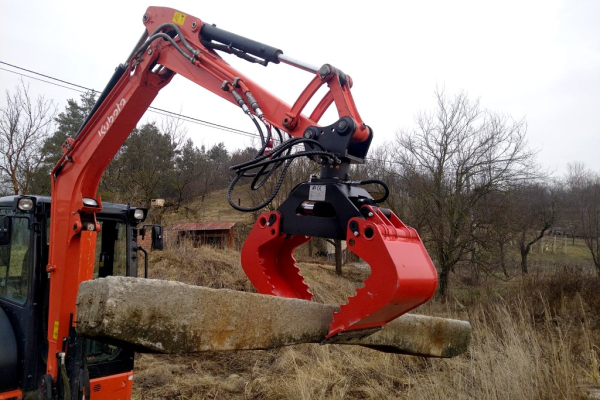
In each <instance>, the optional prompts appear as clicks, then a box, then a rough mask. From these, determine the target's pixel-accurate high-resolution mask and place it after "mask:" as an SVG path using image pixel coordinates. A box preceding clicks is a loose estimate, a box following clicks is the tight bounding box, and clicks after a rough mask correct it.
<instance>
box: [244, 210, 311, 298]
mask: <svg viewBox="0 0 600 400" xmlns="http://www.w3.org/2000/svg"><path fill="white" fill-rule="evenodd" d="M280 221H281V215H280V214H279V213H278V212H277V211H273V212H268V213H264V214H261V215H260V216H259V217H258V219H257V220H256V223H255V224H254V227H253V228H252V230H251V231H250V234H249V235H248V238H247V239H246V241H245V242H244V245H243V247H242V260H243V262H242V268H243V269H244V272H245V273H246V275H247V276H248V278H249V279H250V282H252V284H253V285H254V287H255V288H256V290H257V291H258V292H259V293H262V294H270V295H274V296H280V297H291V298H298V299H304V300H312V293H311V292H310V291H309V290H308V286H307V285H306V283H304V278H303V277H302V275H300V270H299V269H298V267H296V260H295V259H294V256H293V252H294V249H295V248H296V247H298V246H300V245H301V244H304V243H306V242H308V241H309V240H311V239H312V238H311V237H307V236H304V235H286V234H285V233H281V232H280V230H279V226H280Z"/></svg>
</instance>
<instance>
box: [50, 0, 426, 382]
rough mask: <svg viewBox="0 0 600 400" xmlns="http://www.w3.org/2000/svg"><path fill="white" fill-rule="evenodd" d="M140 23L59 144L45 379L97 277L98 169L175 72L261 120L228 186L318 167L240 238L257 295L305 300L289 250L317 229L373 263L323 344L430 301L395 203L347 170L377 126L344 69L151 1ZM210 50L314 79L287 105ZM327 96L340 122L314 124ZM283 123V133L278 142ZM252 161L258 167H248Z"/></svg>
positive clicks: (55, 368) (417, 246)
mask: <svg viewBox="0 0 600 400" xmlns="http://www.w3.org/2000/svg"><path fill="white" fill-rule="evenodd" d="M143 23H144V25H145V27H146V30H145V32H144V35H143V36H142V38H141V39H140V41H139V42H138V44H137V45H136V46H135V48H134V49H133V51H132V53H131V55H130V57H129V58H128V59H127V61H126V63H125V64H123V65H121V66H119V67H118V68H117V70H116V72H115V74H114V76H113V78H112V79H111V81H110V82H109V84H108V86H107V88H106V89H105V90H104V92H103V93H102V94H101V95H100V97H99V99H98V102H97V104H96V106H95V107H94V109H93V111H92V112H91V113H90V115H89V116H88V119H87V120H86V122H85V123H84V125H83V126H82V128H81V129H80V131H79V133H78V135H77V136H76V137H75V138H73V139H68V140H67V141H66V142H65V143H64V145H63V152H64V154H63V156H62V158H61V159H60V161H59V162H58V163H57V165H56V167H55V168H54V170H53V171H52V201H53V206H52V211H51V213H52V214H51V233H50V235H51V238H52V240H51V243H50V253H49V262H48V266H47V272H48V274H49V276H50V305H49V317H48V321H49V324H48V341H49V348H48V363H47V373H48V375H49V376H51V377H52V379H54V380H56V378H57V376H58V375H59V374H60V371H61V368H63V367H64V354H65V349H66V347H67V346H68V342H69V337H72V335H73V332H74V325H75V324H76V322H77V316H76V311H75V310H76V297H77V292H78V288H79V284H80V283H81V282H83V281H86V280H90V279H92V278H93V270H94V251H95V248H96V236H97V232H98V231H99V230H100V225H99V224H98V222H97V221H96V213H98V212H99V211H100V210H101V209H102V200H101V198H100V196H99V195H98V185H99V182H100V178H101V177H102V174H103V173H104V170H105V169H106V167H107V166H108V164H109V162H110V161H111V160H112V158H113V157H114V156H115V154H116V153H117V151H118V150H119V148H120V147H121V145H122V144H123V142H124V141H125V140H126V138H127V137H128V135H129V133H130V132H131V131H132V130H133V128H135V126H136V124H137V122H138V121H139V120H140V118H141V117H142V115H143V114H144V112H145V111H146V110H147V109H148V107H149V106H150V104H151V103H152V101H153V100H154V98H155V97H156V95H157V94H158V92H159V91H160V90H161V89H162V88H163V87H164V86H166V85H167V84H168V83H169V82H170V81H171V79H172V78H173V77H174V76H175V75H176V74H178V75H181V76H183V77H185V78H187V79H188V80H190V81H191V82H193V83H195V84H198V85H200V86H202V87H204V88H206V89H208V90H210V91H211V92H212V93H214V94H216V95H218V96H219V97H221V98H223V99H225V100H227V101H229V102H231V103H233V104H234V105H236V106H239V107H241V108H242V109H243V111H244V112H245V113H246V114H247V115H248V116H249V117H250V118H251V119H252V120H253V121H254V122H255V123H258V122H260V123H262V124H263V125H264V126H265V127H266V128H267V129H266V131H267V134H266V135H265V136H263V137H262V139H261V140H262V144H263V146H262V148H261V154H259V155H257V156H256V157H255V158H254V159H253V160H251V161H250V162H248V163H245V164H243V165H240V166H238V167H237V169H236V171H237V173H238V176H237V178H236V179H234V182H233V183H232V186H233V185H234V184H235V182H237V180H239V179H241V178H242V177H247V176H254V177H255V182H254V183H256V182H257V180H258V179H259V178H265V177H268V176H270V172H269V171H268V168H271V169H272V170H274V169H276V167H281V166H283V169H286V168H287V166H288V165H289V162H291V160H292V159H293V158H295V157H297V156H303V155H306V156H309V157H311V158H312V159H313V160H315V161H317V162H319V163H320V164H321V165H322V170H321V175H320V177H319V178H311V181H309V182H306V183H304V184H301V185H299V186H298V187H297V188H296V189H295V190H294V191H293V192H292V193H291V194H290V197H289V198H288V200H286V201H285V202H284V203H283V204H282V205H281V207H279V209H278V210H277V211H273V212H270V213H265V214H262V215H261V216H260V217H259V218H258V220H257V222H256V225H255V226H254V228H253V229H252V231H251V233H250V235H249V237H248V239H247V241H246V242H245V244H244V246H243V250H242V265H243V268H244V271H245V272H246V274H247V275H248V277H249V278H250V280H251V281H252V283H253V284H254V285H255V287H256V288H257V290H258V291H259V292H260V293H263V294H271V295H276V296H284V297H297V298H301V299H311V297H312V295H311V293H310V290H309V288H308V287H307V286H306V284H305V283H304V281H303V279H302V277H301V275H300V274H299V271H298V269H297V268H296V265H295V260H294V258H293V251H294V248H296V247H297V246H299V245H301V244H302V243H305V242H306V241H308V240H310V239H311V237H313V236H319V237H326V238H335V239H344V240H347V243H348V247H349V249H350V250H352V251H353V252H355V253H356V254H357V255H358V256H360V257H361V258H363V259H364V260H365V261H367V262H369V263H370V265H371V271H372V272H371V276H370V277H369V278H368V279H367V280H366V282H365V286H364V287H363V288H361V289H359V290H358V292H357V295H356V296H354V297H352V298H351V299H350V300H349V302H348V304H346V305H343V306H342V307H341V310H340V311H339V312H338V313H336V314H335V315H334V319H333V322H332V324H331V325H330V332H329V335H328V338H329V339H328V340H329V341H332V342H335V341H336V340H344V338H345V337H348V336H350V337H352V336H354V337H356V336H364V335H367V334H369V333H371V332H372V331H374V330H377V329H379V328H380V327H381V326H382V325H384V324H385V323H387V322H388V321H390V320H392V319H394V318H396V317H398V316H399V315H401V314H403V313H406V312H407V311H409V310H410V309H412V308H414V307H416V306H418V305H420V304H422V303H424V302H426V301H427V300H428V299H429V298H431V296H432V295H433V293H434V291H435V288H436V285H437V276H436V272H435V269H434V267H433V264H432V262H431V260H430V258H429V256H428V255H427V252H426V251H425V248H424V247H423V244H422V242H421V240H420V238H419V236H418V235H417V233H416V232H415V231H414V230H413V229H412V228H409V227H407V226H405V225H404V224H403V223H402V222H401V221H400V220H399V219H398V218H397V217H396V216H395V215H394V214H393V212H391V211H390V210H386V209H383V208H381V207H379V206H378V205H377V201H376V200H374V199H373V198H372V197H371V196H370V195H369V193H368V192H367V191H366V190H364V189H363V188H361V187H360V185H361V184H364V183H365V182H353V181H350V179H349V176H348V172H349V166H350V164H351V163H362V162H364V160H365V157H366V155H367V153H368V149H369V145H370V142H371V139H372V136H373V134H372V131H371V129H370V128H369V127H368V126H366V125H365V124H364V123H363V121H362V119H361V118H360V115H359V113H358V111H357V108H356V106H355V104H354V100H353V98H352V94H351V92H350V88H351V86H352V79H351V78H350V77H349V76H348V75H346V74H345V73H343V72H342V71H340V70H339V69H336V68H335V67H333V66H331V65H329V64H325V65H323V66H321V67H319V68H317V67H314V66H311V65H309V64H306V63H304V62H301V61H297V60H294V59H293V58H291V57H288V56H286V55H285V54H283V52H282V51H281V50H279V49H276V48H274V47H271V46H267V45H264V44H261V43H258V42H255V41H252V40H250V39H247V38H244V37H241V36H238V35H235V34H232V33H230V32H227V31H224V30H221V29H219V28H217V27H215V26H213V25H210V24H206V23H204V22H203V21H201V20H200V19H198V18H196V17H193V16H191V15H187V14H184V13H181V12H179V11H176V10H173V9H170V8H162V7H150V8H148V10H147V11H146V13H145V14H144V16H143ZM217 52H226V53H230V54H233V55H236V56H238V57H241V58H243V59H245V60H247V61H250V62H256V63H260V64H263V65H265V66H266V65H267V64H268V63H274V64H278V63H286V64H289V65H292V66H294V67H297V68H300V69H302V70H305V71H307V72H308V73H311V74H313V75H314V77H313V79H312V80H311V81H310V83H309V84H308V86H307V87H306V89H304V91H302V93H301V94H300V96H299V97H298V99H297V100H296V102H295V103H294V104H292V105H289V104H286V103H285V102H283V101H282V100H280V99H278V98H277V97H275V96H274V95H273V94H271V93H269V92H268V91H267V90H265V89H264V88H262V87H261V86H260V85H258V84H257V83H255V82H253V81H252V80H251V79H249V78H247V77H246V76H244V75H242V74H241V73H240V72H238V71H237V70H236V69H234V68H233V67H231V66H230V65H229V64H228V63H227V62H225V61H224V60H223V59H222V58H221V57H220V55H219V54H218V53H217ZM324 85H326V86H327V87H328V90H327V93H326V94H325V95H324V97H323V98H322V99H321V100H320V101H319V102H318V104H317V106H316V108H315V109H314V111H313V112H312V113H311V114H310V115H308V116H307V115H306V114H305V113H304V109H305V107H306V105H307V103H308V102H309V101H310V100H311V99H312V98H313V96H314V95H315V94H316V93H317V91H318V90H319V88H321V87H322V86H324ZM331 105H335V108H336V110H337V112H338V116H339V120H337V121H336V122H334V123H333V124H331V125H328V126H320V125H319V120H320V119H321V117H322V116H323V114H324V112H325V111H326V110H327V109H328V108H329V107H330V106H331ZM273 131H275V132H277V133H278V134H279V141H277V140H275V139H274V138H276V136H275V134H272V132H273ZM281 131H283V132H287V133H288V134H289V135H290V138H289V139H287V140H284V139H283V136H282V135H281ZM261 132H262V131H261ZM295 145H303V146H304V150H303V151H300V152H295V153H294V152H292V151H291V148H292V146H295ZM252 169H254V170H256V169H258V170H259V172H258V173H254V174H252V173H250V172H249V171H250V170H252ZM265 179H266V178H265ZM367 183H368V182H367ZM377 183H379V184H382V183H380V182H377ZM259 185H260V183H256V186H259ZM230 189H231V187H230Z"/></svg>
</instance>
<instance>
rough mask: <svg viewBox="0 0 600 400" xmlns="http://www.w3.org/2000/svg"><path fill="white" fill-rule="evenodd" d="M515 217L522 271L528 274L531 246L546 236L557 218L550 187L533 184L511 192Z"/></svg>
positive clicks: (514, 226) (514, 222) (514, 224)
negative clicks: (528, 258)
mask: <svg viewBox="0 0 600 400" xmlns="http://www.w3.org/2000/svg"><path fill="white" fill-rule="evenodd" d="M511 196H512V204H513V205H514V208H513V210H512V213H513V218H512V225H513V229H514V231H515V233H516V239H517V244H518V245H519V251H520V253H521V272H522V273H523V274H527V273H528V272H529V268H528V265H527V256H528V255H529V253H530V252H531V246H533V245H534V244H535V243H537V242H538V241H539V240H541V239H542V238H543V237H544V234H545V233H546V231H547V230H548V229H550V228H551V227H552V225H553V224H554V221H555V220H556V214H557V212H556V211H557V210H556V202H555V199H554V195H553V193H552V192H551V191H550V189H549V188H548V187H544V186H542V185H539V184H531V185H527V186H524V187H521V188H519V189H518V190H517V191H515V192H513V193H511Z"/></svg>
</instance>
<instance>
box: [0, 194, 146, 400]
mask: <svg viewBox="0 0 600 400" xmlns="http://www.w3.org/2000/svg"><path fill="white" fill-rule="evenodd" d="M50 207H51V202H50V198H49V197H42V196H8V197H1V198H0V399H4V398H12V397H18V396H21V395H25V394H26V393H29V392H37V391H38V388H39V387H40V386H44V385H43V384H42V385H41V383H42V382H43V380H44V377H45V376H46V375H45V374H46V363H47V349H48V343H47V330H48V303H49V278H48V275H49V274H48V273H47V272H46V265H47V263H48V251H49V246H48V245H49V226H50ZM97 216H98V223H99V224H100V227H101V229H100V231H99V232H98V238H97V242H96V252H95V254H96V256H95V264H94V278H101V277H106V276H109V275H118V276H137V274H138V270H137V249H138V245H137V233H138V230H137V226H138V224H140V223H142V222H143V221H144V219H145V217H146V210H145V209H141V208H133V207H130V206H125V205H118V204H108V203H105V204H104V205H103V209H102V211H101V212H100V213H98V214H97ZM64 346H65V347H68V348H69V349H70V350H71V348H72V347H73V346H77V347H78V348H79V349H80V350H79V353H80V354H81V357H79V359H77V360H71V361H70V362H67V363H66V366H67V369H71V370H72V371H68V373H67V376H76V375H77V376H79V375H81V376H85V379H83V380H82V383H83V384H82V385H80V386H81V387H82V389H81V390H86V389H87V391H92V392H93V393H94V397H95V398H104V397H103V396H102V394H104V396H107V393H113V392H114V391H115V390H123V396H118V397H115V398H126V397H125V396H126V394H127V390H129V391H130V390H131V380H129V378H128V377H129V376H131V371H132V370H133V357H134V353H133V351H131V350H127V349H123V348H120V347H118V346H114V345H108V344H105V343H100V342H97V341H93V340H89V339H82V338H78V337H76V336H75V334H74V332H73V336H70V337H69V338H68V340H67V341H65V343H64ZM71 353H72V354H75V353H77V352H76V351H71ZM74 369H80V370H81V374H72V372H73V370H74ZM114 377H118V379H114ZM46 379H47V377H46ZM116 380H118V382H116ZM123 380H125V384H124V385H122V382H123ZM113 381H115V382H113ZM86 382H87V383H89V382H92V384H91V385H87V386H88V387H87V388H86V387H85V386H86V384H87V383H86ZM71 384H72V382H63V387H62V388H61V387H60V386H59V390H65V389H64V386H65V385H67V386H68V385H71ZM76 390H78V389H76ZM13 392H14V394H15V396H13V395H12V394H10V395H9V393H13ZM102 392H104V393H102ZM44 398H45V397H44ZM48 398H51V397H48ZM86 398H87V397H86ZM111 398H113V397H111Z"/></svg>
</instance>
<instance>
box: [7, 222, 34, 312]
mask: <svg viewBox="0 0 600 400" xmlns="http://www.w3.org/2000/svg"><path fill="white" fill-rule="evenodd" d="M5 215H6V214H5ZM30 238H31V231H30V230H29V219H27V218H25V217H19V216H15V215H12V216H11V217H10V244H7V245H4V246H0V297H2V298H5V299H8V300H10V301H13V302H15V303H17V304H20V305H23V304H25V302H26V301H27V289H28V288H29V258H30V251H29V246H30V243H31V240H30Z"/></svg>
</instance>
